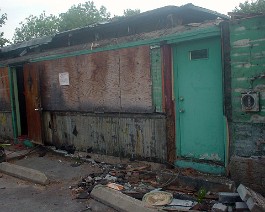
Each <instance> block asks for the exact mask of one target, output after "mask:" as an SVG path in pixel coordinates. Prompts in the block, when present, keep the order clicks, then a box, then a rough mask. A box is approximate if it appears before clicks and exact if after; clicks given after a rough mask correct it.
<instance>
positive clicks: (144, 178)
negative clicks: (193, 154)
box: [68, 154, 265, 212]
mask: <svg viewBox="0 0 265 212" xmlns="http://www.w3.org/2000/svg"><path fill="white" fill-rule="evenodd" d="M68 155H69V154H68ZM84 161H86V162H89V163H91V164H92V165H93V166H97V167H99V168H100V169H101V170H102V172H100V173H92V174H89V175H87V176H85V177H83V178H82V179H81V180H80V181H79V182H78V183H77V184H75V185H71V186H70V187H69V189H71V191H72V194H73V197H74V198H77V199H88V198H90V195H91V192H92V193H93V191H94V190H95V189H96V188H97V187H98V186H100V187H101V185H102V187H103V188H105V189H107V190H108V191H110V190H111V191H116V192H117V193H119V194H122V195H124V196H127V197H130V198H133V199H135V200H136V199H137V201H139V202H140V201H141V202H144V203H145V204H147V205H150V206H151V207H152V208H155V209H156V210H163V211H190V210H192V211H216V212H219V211H221V212H225V211H255V212H261V211H265V200H264V197H262V196H261V195H259V194H258V193H256V192H254V191H252V190H251V189H249V188H247V187H245V186H244V185H240V186H239V187H238V188H237V192H235V187H234V189H233V188H231V190H230V191H229V192H228V191H227V189H225V188H221V187H220V186H219V187H218V188H217V189H216V188H215V189H214V188H212V189H211V188H209V187H207V186H205V185H204V184H203V182H202V180H201V181H200V180H199V181H197V185H196V186H194V182H192V180H190V181H189V182H188V183H186V184H183V183H182V182H181V179H183V177H184V178H185V177H186V176H189V177H190V176H192V177H193V179H194V178H200V177H201V176H203V177H202V178H203V181H207V177H206V175H204V174H202V173H199V172H196V171H195V170H193V169H178V168H175V169H166V168H165V169H156V170H153V169H152V167H151V166H150V165H146V164H144V163H141V162H139V163H137V161H134V162H130V163H128V162H127V163H120V164H108V163H105V162H100V161H95V160H94V159H92V158H91V157H90V156H89V155H87V156H86V157H83V158H82V160H78V161H77V162H75V163H74V164H73V166H79V165H81V164H82V163H83V162H84ZM192 177H191V179H192ZM216 178H217V179H218V180H220V179H221V178H220V177H217V176H216ZM198 182H199V183H198ZM221 184H223V185H224V183H221ZM198 185H199V186H200V187H198ZM107 190H105V191H107ZM115 198H116V197H115ZM125 199H126V198H125ZM98 200H99V201H100V199H98ZM104 203H106V204H107V203H108V202H106V200H104ZM110 206H113V205H110Z"/></svg>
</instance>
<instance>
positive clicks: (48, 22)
mask: <svg viewBox="0 0 265 212" xmlns="http://www.w3.org/2000/svg"><path fill="white" fill-rule="evenodd" d="M139 13H140V10H139V9H136V10H131V9H127V10H124V15H123V16H121V17H125V16H131V15H136V14H139ZM117 17H118V18H121V17H119V16H115V17H114V18H112V19H111V20H116V19H117ZM109 20H110V13H109V12H108V11H107V8H106V7H104V6H101V7H100V8H99V9H97V8H96V6H95V4H94V2H93V1H87V2H85V3H82V4H81V3H80V4H77V5H73V6H72V7H71V8H70V9H68V10H67V11H66V12H65V13H61V14H59V15H58V16H55V15H52V14H50V15H46V13H45V11H43V12H42V13H41V14H40V15H39V16H33V15H30V16H29V17H27V18H26V19H25V20H24V21H23V22H20V27H18V28H16V29H15V34H14V37H13V40H14V43H18V42H22V41H28V40H31V39H34V38H37V37H42V36H47V35H53V34H55V33H58V32H63V31H67V30H71V29H75V28H81V27H86V26H88V25H91V24H94V23H99V22H103V21H109Z"/></svg>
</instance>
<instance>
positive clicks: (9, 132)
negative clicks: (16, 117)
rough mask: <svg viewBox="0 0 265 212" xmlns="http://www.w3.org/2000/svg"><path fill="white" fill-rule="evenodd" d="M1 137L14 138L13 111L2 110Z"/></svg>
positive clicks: (0, 114) (0, 119) (0, 121)
mask: <svg viewBox="0 0 265 212" xmlns="http://www.w3.org/2000/svg"><path fill="white" fill-rule="evenodd" d="M0 138H4V139H10V138H13V128H12V114H11V112H0Z"/></svg>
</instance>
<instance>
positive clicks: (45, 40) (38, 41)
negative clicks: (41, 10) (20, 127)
mask: <svg viewBox="0 0 265 212" xmlns="http://www.w3.org/2000/svg"><path fill="white" fill-rule="evenodd" d="M186 9H188V10H192V11H195V12H199V13H201V15H202V16H203V15H208V16H209V19H213V18H216V19H217V18H222V19H229V17H228V16H226V15H223V14H221V13H218V12H215V11H212V10H209V9H205V8H202V7H198V6H195V5H193V4H191V3H189V4H186V5H183V6H180V7H178V6H165V7H162V8H157V9H154V10H150V11H147V12H143V13H140V14H139V15H136V16H129V17H124V18H122V19H121V20H117V21H113V22H104V23H95V24H92V25H90V26H86V27H82V28H76V29H72V30H68V31H64V32H60V33H57V34H54V35H51V36H45V37H40V38H35V39H32V40H30V41H25V42H21V43H18V44H12V45H9V46H6V47H2V48H1V49H0V52H2V53H7V52H10V51H14V50H18V49H22V50H23V49H25V48H34V47H37V46H42V45H45V44H49V43H51V42H52V41H53V40H54V39H56V38H58V37H61V36H63V35H67V34H69V33H71V32H73V33H78V32H81V31H82V30H88V29H90V30H93V28H95V29H96V28H97V27H98V26H101V27H103V28H104V27H109V25H110V24H113V23H116V24H117V23H126V22H131V21H136V20H138V21H139V20H140V19H143V20H144V19H145V17H148V16H151V15H159V14H164V13H172V12H182V11H185V10H186ZM23 53H24V52H23V51H22V52H21V54H23ZM20 56H21V55H20Z"/></svg>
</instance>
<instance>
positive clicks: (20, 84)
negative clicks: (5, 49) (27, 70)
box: [16, 66, 28, 135]
mask: <svg viewBox="0 0 265 212" xmlns="http://www.w3.org/2000/svg"><path fill="white" fill-rule="evenodd" d="M16 75H17V89H18V103H19V114H20V126H21V135H27V134H28V122H27V110H26V100H25V94H24V75H23V67H22V66H19V67H16Z"/></svg>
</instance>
